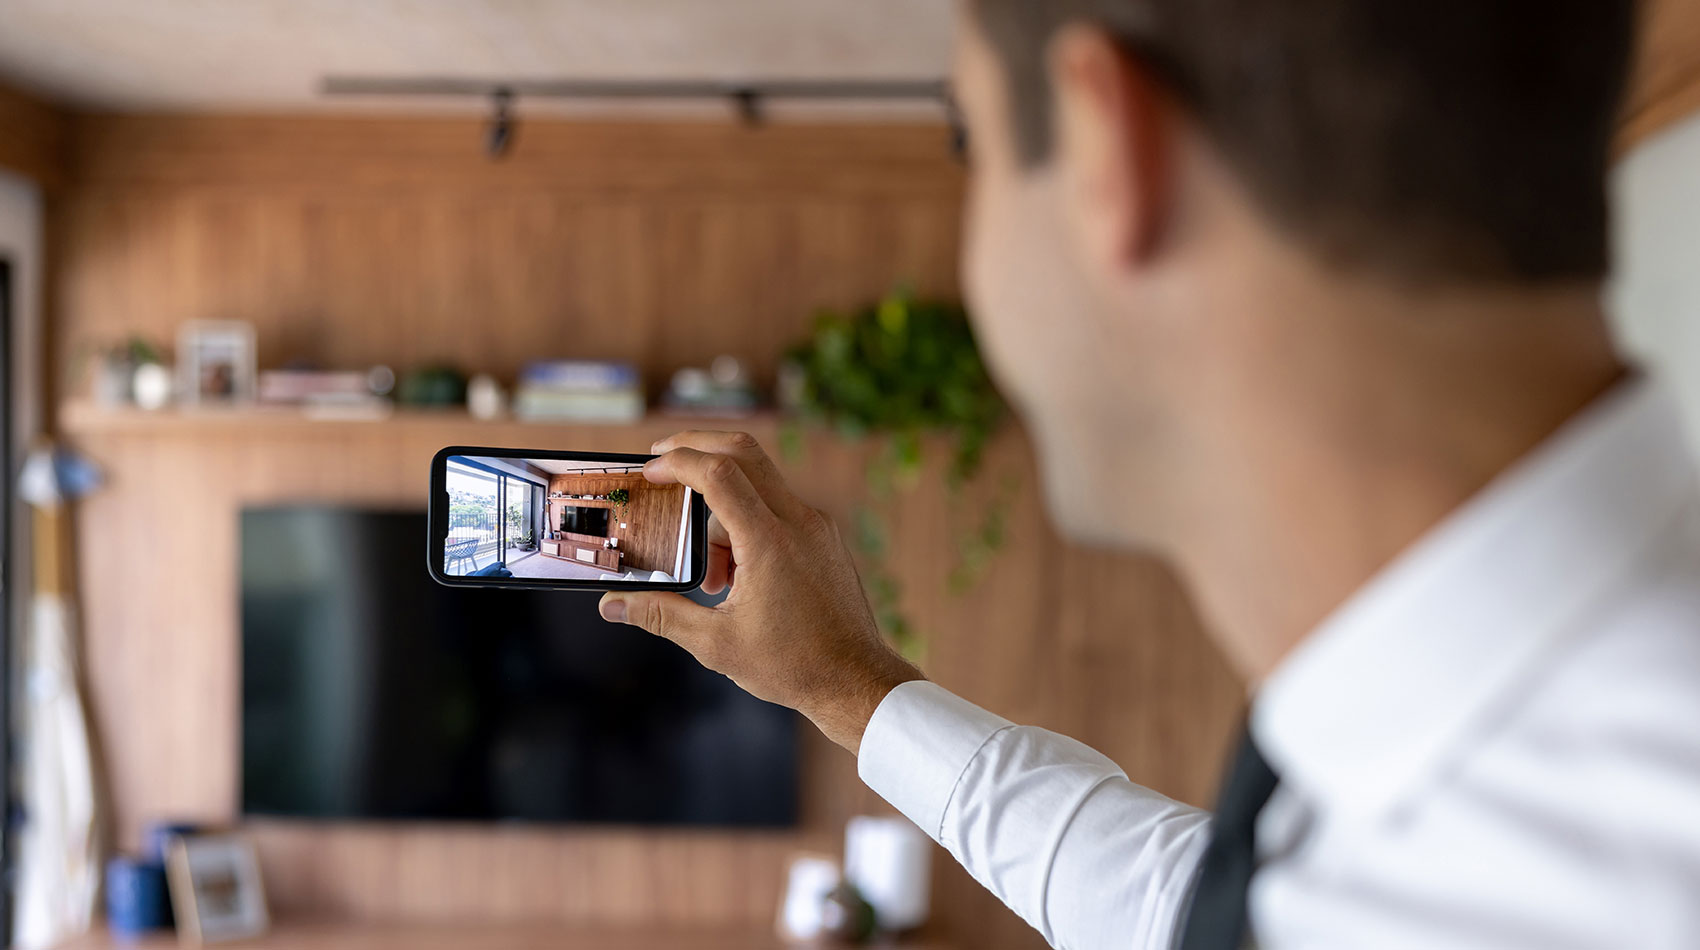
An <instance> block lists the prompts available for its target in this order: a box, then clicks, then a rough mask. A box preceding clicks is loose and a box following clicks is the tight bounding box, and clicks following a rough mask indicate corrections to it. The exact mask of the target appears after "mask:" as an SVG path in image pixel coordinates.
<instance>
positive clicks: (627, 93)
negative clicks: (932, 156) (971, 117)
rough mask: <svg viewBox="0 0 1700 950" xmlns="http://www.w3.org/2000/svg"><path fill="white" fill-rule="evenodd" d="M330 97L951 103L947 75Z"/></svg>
mask: <svg viewBox="0 0 1700 950" xmlns="http://www.w3.org/2000/svg"><path fill="white" fill-rule="evenodd" d="M321 88H322V89H323V90H324V92H325V94H326V95H331V96H477V97H482V98H489V97H493V96H502V95H506V96H510V97H515V98H523V99H725V100H727V101H729V102H732V103H734V104H743V103H748V102H751V101H752V100H753V101H757V102H760V101H765V100H772V99H795V100H815V101H826V100H837V101H904V100H909V101H932V102H948V101H949V99H950V85H949V83H947V82H946V81H944V80H942V79H830V80H819V79H776V80H760V81H749V82H724V81H718V80H695V79H633V80H625V79H512V80H494V79H468V78H451V77H431V76H424V77H415V78H384V77H368V76H331V77H329V78H327V79H325V80H324V83H323V85H322V87H321Z"/></svg>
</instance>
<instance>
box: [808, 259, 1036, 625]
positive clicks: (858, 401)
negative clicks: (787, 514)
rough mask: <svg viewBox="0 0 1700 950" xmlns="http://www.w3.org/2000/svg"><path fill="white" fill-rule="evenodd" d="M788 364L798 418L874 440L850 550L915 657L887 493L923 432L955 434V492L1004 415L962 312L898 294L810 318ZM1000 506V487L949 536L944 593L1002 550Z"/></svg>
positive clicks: (906, 470) (903, 473)
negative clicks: (892, 550) (892, 560)
mask: <svg viewBox="0 0 1700 950" xmlns="http://www.w3.org/2000/svg"><path fill="white" fill-rule="evenodd" d="M787 360H788V363H789V364H790V368H789V369H788V372H789V373H790V374H791V375H792V376H793V377H794V378H795V383H796V385H795V387H794V393H795V401H796V403H797V405H796V408H797V410H798V411H800V412H801V413H802V414H803V416H804V417H805V418H808V419H812V420H815V421H817V422H819V423H821V424H823V425H826V426H828V427H830V428H832V429H833V430H834V431H836V432H838V433H839V434H840V435H842V436H844V437H846V438H851V439H863V438H867V437H878V438H882V439H884V440H885V445H884V446H882V447H881V449H880V450H879V451H877V452H876V453H875V454H874V456H873V458H872V459H871V460H870V461H869V463H868V470H867V486H868V493H869V497H870V502H871V503H870V504H869V505H867V506H864V507H862V508H860V509H858V512H857V516H856V537H857V548H858V551H859V552H860V553H861V554H862V557H863V561H864V564H865V567H866V569H865V570H864V572H863V573H864V576H865V583H866V585H867V588H868V593H869V598H870V600H872V601H873V604H874V611H875V616H876V618H878V620H879V623H880V626H881V628H882V629H883V630H884V631H885V632H886V634H887V635H888V636H890V637H891V638H892V640H893V642H895V643H897V644H898V645H899V647H900V648H901V649H902V650H903V651H904V653H905V654H906V655H910V654H913V655H918V654H919V652H920V651H921V650H922V649H923V648H924V644H923V642H922V640H921V638H920V637H919V635H918V634H916V633H915V630H914V627H913V625H912V624H911V623H910V622H909V620H908V618H907V617H906V616H905V615H904V614H903V612H902V610H901V608H900V603H899V601H900V592H901V587H900V585H899V584H898V583H897V581H896V579H895V578H894V577H892V576H891V574H890V572H889V569H888V568H887V566H886V564H885V558H886V554H887V553H888V547H889V545H888V542H887V538H888V535H889V532H888V531H887V529H886V526H885V523H886V521H887V520H888V510H887V509H888V507H889V505H890V504H891V499H892V495H893V493H894V491H896V490H902V489H906V488H910V487H913V486H914V485H915V484H916V482H917V481H918V480H919V478H920V475H921V472H922V470H923V468H924V467H925V451H924V448H925V436H926V435H927V434H929V433H946V434H949V435H951V436H953V437H954V447H953V450H952V452H951V457H950V460H949V463H948V464H947V465H946V467H945V473H944V479H945V484H946V487H947V488H948V489H949V490H950V491H951V493H952V494H953V495H955V494H956V493H958V492H959V491H960V489H961V488H962V486H963V485H965V484H966V483H968V482H969V481H971V480H973V479H974V478H975V476H976V475H977V474H978V473H979V471H980V467H981V464H982V462H983V461H984V455H985V448H986V445H987V443H988V442H989V441H990V440H991V437H992V436H993V435H994V434H995V433H996V431H997V429H998V427H999V426H1000V425H1002V424H1003V421H1004V420H1005V418H1006V417H1007V410H1006V408H1005V405H1004V402H1003V399H1002V398H1001V397H1000V396H999V395H998V392H997V390H996V389H995V388H994V387H993V386H992V381H991V376H990V374H989V373H987V371H986V367H985V363H984V362H983V361H982V360H981V358H980V351H979V347H978V346H977V345H976V344H975V342H974V334H973V330H972V329H971V327H970V326H969V322H968V316H967V313H966V312H965V311H964V310H963V309H962V307H961V305H959V304H956V303H950V302H943V301H935V300H923V299H919V298H917V297H915V296H914V295H913V294H911V293H909V292H908V291H906V290H900V291H898V292H895V293H893V294H891V295H889V296H887V297H886V298H885V299H883V300H880V301H879V302H877V303H875V304H872V305H870V306H868V307H865V308H863V309H862V310H860V311H858V312H856V313H854V314H851V315H844V314H838V313H832V312H822V313H820V314H817V315H816V317H815V329H814V333H813V334H812V335H811V336H810V337H809V339H807V340H805V341H804V342H802V343H801V344H799V345H797V346H796V347H794V348H792V350H791V351H790V352H789V353H788V354H787ZM1009 504H1010V501H1009V500H1007V499H1006V498H1005V495H1004V494H1000V495H999V496H998V497H997V498H994V499H993V500H992V501H991V502H990V503H989V504H988V508H987V510H986V511H985V512H984V513H983V514H982V516H981V517H980V519H979V521H978V524H977V526H976V528H975V529H974V530H972V531H970V532H967V533H965V534H964V535H963V536H962V537H960V538H959V539H958V544H957V561H958V563H957V564H956V565H955V567H954V568H953V569H952V570H951V572H950V580H949V586H950V589H951V590H953V591H961V590H966V589H968V588H969V587H971V586H972V585H973V583H975V582H977V580H978V578H979V577H980V575H981V574H982V573H983V572H984V569H985V566H986V564H987V563H989V562H990V560H991V557H992V555H993V554H994V553H995V552H996V550H997V549H998V548H999V547H1001V546H1002V543H1003V534H1004V523H1005V521H1006V520H1007V519H1006V517H1005V511H1006V510H1007V507H1008V505H1009ZM912 658H913V657H912Z"/></svg>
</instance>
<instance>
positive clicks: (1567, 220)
mask: <svg viewBox="0 0 1700 950" xmlns="http://www.w3.org/2000/svg"><path fill="white" fill-rule="evenodd" d="M962 9H963V11H964V17H963V19H964V21H965V25H964V29H963V30H962V34H963V38H962V42H961V46H960V52H959V57H958V67H957V86H958V95H959V97H960V98H961V100H962V104H963V107H964V111H965V113H966V115H967V118H968V122H969V127H970V133H971V143H972V148H973V153H974V157H973V162H974V171H973V182H972V186H971V189H972V190H971V196H970V211H969V218H968V225H967V240H966V246H965V254H966V262H965V271H966V278H967V283H968V289H969V296H970V298H971V302H972V304H973V307H974V309H975V311H976V314H977V318H978V321H979V326H980V331H981V337H982V340H983V342H984V344H985V346H986V349H987V351H988V354H989V356H990V359H991V361H992V364H993V366H994V368H995V369H996V370H997V372H998V376H999V379H1000V382H1001V383H1002V384H1003V385H1004V387H1005V388H1006V389H1007V390H1008V391H1009V394H1010V395H1011V397H1012V398H1013V399H1014V401H1015V402H1016V403H1017V404H1018V405H1019V406H1020V407H1021V408H1022V409H1023V410H1024V412H1025V413H1026V415H1027V416H1028V421H1029V423H1030V424H1031V425H1032V427H1033V429H1034V430H1035V433H1036V436H1037V438H1038V440H1039V443H1040V448H1041V450H1042V453H1043V454H1044V456H1045V457H1046V466H1047V474H1048V475H1049V476H1050V477H1049V478H1048V479H1047V483H1048V484H1049V486H1050V487H1051V490H1052V491H1051V497H1052V501H1053V509H1054V513H1055V514H1056V515H1057V516H1058V518H1059V520H1060V521H1061V522H1062V524H1063V527H1064V528H1065V530H1068V531H1069V532H1070V533H1071V534H1076V535H1084V536H1088V537H1091V536H1093V535H1095V534H1097V535H1099V536H1101V537H1108V534H1107V533H1106V532H1103V531H1099V530H1097V529H1096V528H1095V522H1094V520H1093V517H1094V516H1093V512H1092V508H1091V502H1092V499H1094V498H1101V497H1102V495H1101V493H1102V492H1103V491H1128V492H1147V493H1149V495H1150V497H1151V498H1152V499H1153V503H1154V504H1156V505H1162V504H1166V503H1168V502H1170V501H1171V500H1172V495H1171V494H1170V493H1169V492H1168V489H1170V488H1172V487H1173V486H1172V485H1168V484H1166V483H1165V482H1166V480H1168V479H1173V478H1178V477H1183V476H1182V475H1180V474H1178V473H1177V472H1176V471H1175V470H1174V467H1173V466H1170V465H1169V464H1168V463H1167V461H1165V460H1167V459H1176V458H1184V457H1186V455H1187V453H1188V452H1189V450H1190V449H1191V448H1192V443H1193V442H1194V441H1195V440H1196V439H1197V438H1198V437H1199V433H1198V431H1197V427H1196V425H1195V424H1194V420H1192V419H1190V418H1189V416H1190V415H1191V414H1192V413H1194V412H1195V411H1196V412H1197V413H1198V414H1199V416H1200V417H1202V418H1208V415H1209V413H1208V411H1207V410H1208V409H1209V408H1210V406H1209V405H1208V403H1209V401H1210V400H1213V399H1216V398H1218V397H1220V396H1221V394H1222V393H1224V392H1227V391H1229V390H1231V389H1232V384H1231V382H1230V383H1227V384H1223V382H1222V381H1221V380H1214V381H1213V379H1212V377H1213V374H1224V373H1232V372H1234V369H1235V366H1236V363H1235V360H1236V359H1240V360H1243V359H1246V358H1251V357H1248V356H1247V355H1246V354H1245V353H1239V354H1237V355H1236V356H1235V357H1233V358H1228V357H1227V354H1228V353H1230V352H1232V351H1234V350H1235V349H1236V348H1240V349H1243V348H1245V347H1248V346H1258V347H1262V348H1263V349H1265V350H1267V351H1269V353H1270V358H1277V356H1278V354H1279V353H1280V352H1281V350H1282V346H1281V345H1280V340H1279V334H1280V333H1281V332H1284V330H1286V329H1291V330H1292V332H1295V333H1298V332H1307V330H1306V328H1305V327H1303V326H1302V325H1300V324H1297V323H1295V324H1294V325H1293V326H1292V327H1290V328H1283V327H1258V328H1256V329H1255V330H1254V331H1252V332H1249V333H1248V332H1247V331H1246V325H1245V324H1244V322H1243V320H1244V317H1245V315H1244V314H1234V313H1224V312H1221V310H1222V308H1220V307H1219V306H1216V305H1217V304H1219V303H1220V300H1219V299H1218V298H1216V297H1214V296H1213V294H1212V287H1213V285H1216V284H1219V283H1221V282H1223V281H1232V280H1239V279H1243V278H1244V277H1245V275H1246V274H1250V273H1254V272H1255V273H1258V274H1265V273H1275V272H1277V271H1281V270H1282V268H1286V271H1287V272H1296V271H1304V270H1306V269H1309V271H1310V275H1311V276H1312V277H1315V278H1316V279H1317V280H1318V281H1321V282H1324V283H1326V282H1327V281H1330V280H1338V281H1339V282H1340V283H1341V284H1342V285H1343V286H1344V285H1346V284H1351V285H1355V286H1363V285H1365V284H1371V285H1379V286H1382V287H1385V288H1387V289H1389V290H1390V291H1396V292H1397V291H1409V292H1411V293H1414V294H1415V293H1421V294H1438V293H1470V292H1473V291H1475V290H1477V289H1482V290H1492V291H1494V292H1505V291H1507V290H1517V289H1520V288H1529V289H1542V288H1552V287H1557V286H1581V287H1587V286H1590V285H1593V284H1596V283H1597V282H1598V281H1599V280H1600V278H1601V277H1602V275H1603V273H1604V271H1605V267H1606V263H1607V244H1606V234H1607V220H1606V218H1607V210H1606V200H1605V194H1604V190H1605V174H1606V166H1607V161H1608V156H1609V148H1610V140H1611V135H1612V130H1613V127H1614V119H1615V115H1616V107H1617V101H1618V98H1619V95H1620V93H1621V86H1622V82H1623V77H1624V73H1625V72H1626V69H1627V61H1628V58H1629V50H1630V46H1631V34H1632V20H1633V16H1632V5H1631V3H1629V2H1628V0H1541V2H1535V0H1434V2H1429V3H1421V4H1416V3H1397V2H1362V0H963V4H962ZM1313 283H1314V281H1313ZM1267 290H1268V293H1269V294H1271V295H1278V294H1281V293H1282V292H1283V287H1282V286H1281V285H1280V284H1279V282H1278V281H1275V280H1270V281H1269V282H1268V287H1267ZM1112 443H1113V444H1112ZM1106 453H1109V454H1115V453H1120V454H1121V455H1122V456H1124V458H1123V461H1127V458H1126V456H1130V455H1136V454H1137V455H1141V456H1143V457H1144V458H1145V459H1146V461H1145V462H1142V463H1137V464H1132V465H1131V466H1126V467H1124V466H1117V470H1118V472H1119V476H1118V477H1120V478H1122V479H1124V480H1125V479H1126V477H1127V471H1129V470H1131V471H1133V472H1134V478H1133V483H1132V484H1126V483H1125V482H1124V483H1123V484H1119V485H1101V486H1092V485H1091V484H1090V478H1091V476H1090V472H1089V471H1087V470H1089V469H1090V468H1091V467H1092V466H1093V464H1094V462H1095V460H1101V459H1103V458H1105V457H1106ZM1136 462H1137V460H1136ZM1064 473H1066V474H1067V477H1066V478H1063V477H1059V476H1061V475H1063V474H1064ZM1083 479H1084V480H1083ZM1065 485H1066V486H1070V487H1068V488H1067V490H1066V491H1059V488H1061V487H1063V486H1065ZM1070 499H1077V500H1078V502H1079V503H1076V502H1075V501H1071V500H1070Z"/></svg>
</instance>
